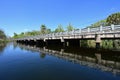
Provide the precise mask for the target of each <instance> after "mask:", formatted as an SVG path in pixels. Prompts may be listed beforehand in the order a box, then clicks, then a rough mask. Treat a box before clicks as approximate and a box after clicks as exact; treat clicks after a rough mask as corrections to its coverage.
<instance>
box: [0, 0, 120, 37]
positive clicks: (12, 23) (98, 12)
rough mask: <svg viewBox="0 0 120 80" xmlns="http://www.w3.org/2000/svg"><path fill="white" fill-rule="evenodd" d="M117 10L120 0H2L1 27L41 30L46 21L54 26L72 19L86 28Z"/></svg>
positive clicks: (51, 27) (11, 29)
mask: <svg viewBox="0 0 120 80" xmlns="http://www.w3.org/2000/svg"><path fill="white" fill-rule="evenodd" d="M115 12H120V1H119V0H0V29H2V30H4V31H5V33H6V34H7V35H8V36H13V33H14V32H15V33H21V32H25V31H32V30H40V26H41V25H42V24H45V25H46V26H47V28H50V29H51V30H55V29H56V28H57V26H58V25H59V24H61V25H62V26H63V28H64V29H66V26H67V25H68V24H69V23H71V24H72V25H73V26H74V27H75V28H85V27H86V26H89V25H91V24H92V23H95V22H97V21H99V20H102V19H105V18H107V17H108V15H110V14H112V13H115Z"/></svg>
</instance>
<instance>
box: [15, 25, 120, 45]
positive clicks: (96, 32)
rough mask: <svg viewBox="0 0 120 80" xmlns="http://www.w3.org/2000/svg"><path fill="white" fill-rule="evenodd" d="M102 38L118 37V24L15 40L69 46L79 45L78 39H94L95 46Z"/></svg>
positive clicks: (119, 31) (119, 27)
mask: <svg viewBox="0 0 120 80" xmlns="http://www.w3.org/2000/svg"><path fill="white" fill-rule="evenodd" d="M102 39H120V25H111V26H100V27H97V28H83V29H77V30H73V31H69V32H68V31H66V32H59V33H50V34H41V35H35V36H27V37H24V38H18V39H15V41H17V42H21V43H37V44H38V43H39V44H41V45H49V44H60V45H64V46H70V45H80V40H95V43H96V46H98V47H99V46H100V43H101V40H102Z"/></svg>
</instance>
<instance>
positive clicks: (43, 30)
mask: <svg viewBox="0 0 120 80" xmlns="http://www.w3.org/2000/svg"><path fill="white" fill-rule="evenodd" d="M46 30H47V28H46V26H45V25H41V27H40V32H41V34H46Z"/></svg>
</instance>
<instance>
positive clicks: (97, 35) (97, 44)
mask: <svg viewBox="0 0 120 80" xmlns="http://www.w3.org/2000/svg"><path fill="white" fill-rule="evenodd" d="M95 42H96V48H97V49H99V48H100V43H101V36H100V34H96V35H95Z"/></svg>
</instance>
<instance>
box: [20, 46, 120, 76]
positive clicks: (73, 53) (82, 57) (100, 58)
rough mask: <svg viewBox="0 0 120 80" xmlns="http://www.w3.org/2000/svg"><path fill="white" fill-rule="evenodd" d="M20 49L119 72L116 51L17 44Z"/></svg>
mask: <svg viewBox="0 0 120 80" xmlns="http://www.w3.org/2000/svg"><path fill="white" fill-rule="evenodd" d="M18 45H19V46H20V47H21V49H25V50H29V51H33V52H40V58H43V59H44V58H45V56H46V55H52V56H55V57H57V58H60V59H64V60H66V61H69V62H72V63H77V64H80V65H83V66H88V67H91V68H95V69H100V70H102V71H107V72H112V73H113V74H114V75H119V74H120V54H119V52H117V51H103V50H99V51H96V50H95V49H86V48H77V47H76V48H75V47H65V48H63V47H60V46H47V47H45V46H42V47H38V46H36V45H34V46H30V45H24V44H18Z"/></svg>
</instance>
